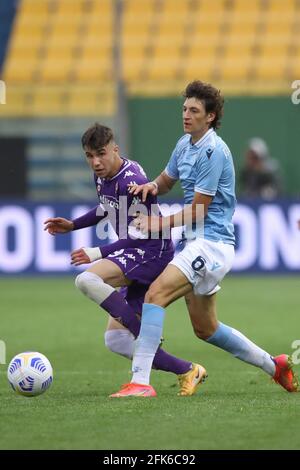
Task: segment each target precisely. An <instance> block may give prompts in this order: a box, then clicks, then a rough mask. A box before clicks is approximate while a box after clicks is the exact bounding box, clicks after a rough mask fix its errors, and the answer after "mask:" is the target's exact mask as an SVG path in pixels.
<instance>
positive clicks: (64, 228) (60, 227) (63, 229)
mask: <svg viewBox="0 0 300 470" xmlns="http://www.w3.org/2000/svg"><path fill="white" fill-rule="evenodd" d="M44 224H45V228H44V230H47V232H48V233H50V235H56V234H57V233H68V232H71V231H72V230H73V229H74V223H73V222H72V220H68V219H64V218H63V217H52V218H50V219H47V220H45V222H44Z"/></svg>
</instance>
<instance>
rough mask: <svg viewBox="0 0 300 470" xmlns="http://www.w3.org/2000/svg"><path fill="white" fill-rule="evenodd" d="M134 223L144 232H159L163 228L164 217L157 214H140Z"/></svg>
mask: <svg viewBox="0 0 300 470" xmlns="http://www.w3.org/2000/svg"><path fill="white" fill-rule="evenodd" d="M133 225H134V226H135V227H136V229H137V230H140V231H141V232H142V233H143V234H146V233H149V232H150V233H157V232H160V231H161V230H162V217H158V216H156V215H152V216H148V215H144V214H139V215H138V216H137V217H136V218H135V219H134V220H133Z"/></svg>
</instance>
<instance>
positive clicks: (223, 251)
mask: <svg viewBox="0 0 300 470" xmlns="http://www.w3.org/2000/svg"><path fill="white" fill-rule="evenodd" d="M233 260H234V246H233V245H229V244H228V243H223V242H221V241H219V242H213V241H211V240H205V239H203V238H197V239H196V240H193V241H190V242H188V244H187V245H186V247H185V248H184V249H183V250H182V251H181V253H179V254H178V255H176V256H175V257H174V258H173V260H172V261H171V262H170V264H173V265H174V266H176V267H177V268H178V269H180V271H181V272H182V273H183V274H184V275H185V277H186V278H187V279H188V280H189V282H190V283H191V284H192V285H193V289H194V293H195V294H196V295H212V294H214V293H215V292H217V291H218V290H220V289H221V287H220V286H219V282H221V281H222V279H223V278H224V276H225V274H226V273H228V271H230V269H231V267H232V264H233Z"/></svg>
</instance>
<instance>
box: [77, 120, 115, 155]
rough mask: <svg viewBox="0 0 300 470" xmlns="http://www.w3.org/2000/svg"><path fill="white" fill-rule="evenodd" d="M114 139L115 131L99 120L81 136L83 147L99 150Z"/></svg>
mask: <svg viewBox="0 0 300 470" xmlns="http://www.w3.org/2000/svg"><path fill="white" fill-rule="evenodd" d="M112 140H114V135H113V131H112V130H111V129H110V128H109V127H106V126H102V124H99V123H98V122H95V124H94V125H93V126H91V127H89V128H88V129H87V130H86V131H85V133H84V134H83V136H82V138H81V144H82V147H83V148H85V147H88V148H90V149H92V150H99V149H101V148H103V147H105V146H106V145H107V144H109V143H110V142H111V141H112Z"/></svg>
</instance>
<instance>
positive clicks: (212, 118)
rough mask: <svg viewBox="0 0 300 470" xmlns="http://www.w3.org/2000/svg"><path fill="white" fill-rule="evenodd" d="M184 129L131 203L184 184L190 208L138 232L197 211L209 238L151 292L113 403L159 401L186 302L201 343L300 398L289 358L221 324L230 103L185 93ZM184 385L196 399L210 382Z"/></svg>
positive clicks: (212, 93)
mask: <svg viewBox="0 0 300 470" xmlns="http://www.w3.org/2000/svg"><path fill="white" fill-rule="evenodd" d="M184 97H185V101H184V105H183V127H184V132H185V133H186V134H185V135H184V136H183V137H182V138H181V139H180V140H179V141H178V143H177V145H176V147H175V150H174V151H173V153H172V156H171V159H170V161H169V163H168V165H167V167H166V169H165V170H164V171H163V172H162V173H161V174H160V175H159V176H158V177H157V178H156V179H155V180H154V181H153V182H151V183H146V184H142V185H135V186H133V187H132V188H131V191H132V193H133V195H137V194H139V193H141V192H142V199H143V201H145V200H146V197H147V194H148V193H149V194H151V195H152V196H153V195H157V194H165V193H167V192H169V191H170V190H171V188H172V187H173V185H174V184H175V183H176V181H177V180H180V183H181V186H182V189H183V191H184V201H185V203H186V204H190V205H191V207H190V208H184V209H183V210H182V212H181V213H179V214H176V216H173V215H171V216H168V217H155V216H152V217H147V216H143V215H140V216H139V217H138V218H137V219H136V226H137V228H139V229H140V230H141V231H142V232H148V231H150V232H154V231H156V230H157V226H159V229H160V231H163V230H164V229H165V228H167V227H175V226H181V225H183V223H184V220H186V217H187V216H191V217H192V220H193V222H196V221H197V220H196V215H197V214H196V208H197V205H202V207H203V208H204V236H197V237H196V238H195V239H194V240H189V241H188V243H187V245H186V247H185V248H184V249H183V251H182V252H181V253H179V254H178V255H177V256H175V258H174V259H173V260H172V261H171V262H170V263H169V264H168V266H167V267H166V268H165V270H164V271H163V272H162V273H161V274H160V275H159V277H158V278H157V279H156V280H155V281H154V282H153V283H152V284H151V286H150V288H149V290H148V292H147V294H146V296H145V302H146V303H144V305H143V314H142V325H141V330H140V334H139V337H138V339H137V342H136V349H135V354H134V358H133V366H132V370H133V377H132V381H131V383H130V384H127V385H125V386H123V388H121V390H120V391H119V392H117V393H115V394H113V395H111V396H112V397H117V398H119V397H127V396H141V391H143V390H145V387H147V389H148V394H147V395H145V394H143V395H142V396H156V392H155V390H154V389H153V387H152V386H151V385H150V384H149V380H150V372H151V365H152V360H153V357H154V354H155V352H156V350H157V348H158V346H159V341H160V337H161V335H162V329H163V320H164V315H165V307H167V306H168V305H169V304H171V303H172V302H174V300H176V299H178V298H180V297H182V296H185V298H186V303H187V306H188V310H189V314H190V318H191V322H192V325H193V328H194V332H195V334H196V336H198V337H199V338H200V339H203V340H205V341H207V342H208V343H210V344H213V345H215V346H218V347H219V348H222V349H224V350H225V351H228V352H229V353H231V354H232V355H233V356H235V357H237V358H239V359H241V360H242V361H245V362H248V363H249V364H252V365H254V366H257V367H260V368H261V369H262V370H264V371H265V372H266V373H267V374H269V375H270V376H271V377H273V379H274V380H275V382H277V383H279V384H280V385H282V386H283V387H284V388H285V389H286V390H287V391H289V392H295V391H297V388H298V382H297V378H296V376H295V375H294V372H293V370H292V363H291V360H290V358H289V357H288V356H287V355H286V354H282V355H280V356H277V357H272V356H271V355H270V354H269V353H267V352H266V351H264V350H263V349H261V348H260V347H258V346H257V345H255V344H254V343H253V342H251V341H250V340H249V339H248V338H246V337H245V336H244V335H243V334H242V333H240V332H239V331H237V330H235V329H234V328H231V327H229V326H227V325H225V324H223V323H221V322H219V321H218V320H217V314H216V292H217V291H218V290H219V289H220V287H219V283H220V282H221V281H222V279H223V278H224V276H225V275H226V273H227V272H228V271H229V270H230V269H231V267H232V264H233V260H234V243H235V237H234V229H233V223H232V216H233V213H234V209H235V204H236V199H235V192H234V186H235V174H234V166H233V161H232V156H231V152H230V150H229V148H228V147H227V145H226V144H225V142H224V141H223V140H222V139H221V138H220V137H218V135H217V134H216V132H215V129H217V128H218V127H219V125H220V119H221V117H222V114H223V103H224V100H223V98H222V96H221V94H220V92H219V90H217V89H216V88H214V87H213V86H211V85H210V84H205V83H203V82H201V81H194V82H192V83H190V84H189V85H188V86H187V88H186V90H185V93H184ZM188 375H189V377H188V379H187V377H186V378H185V389H184V390H183V393H181V395H193V394H194V393H195V391H196V389H197V387H198V386H199V384H200V383H201V382H202V381H203V379H204V378H205V377H206V370H205V369H204V367H202V366H199V365H195V366H194V367H193V369H192V370H191V371H190V372H189V373H188Z"/></svg>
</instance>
